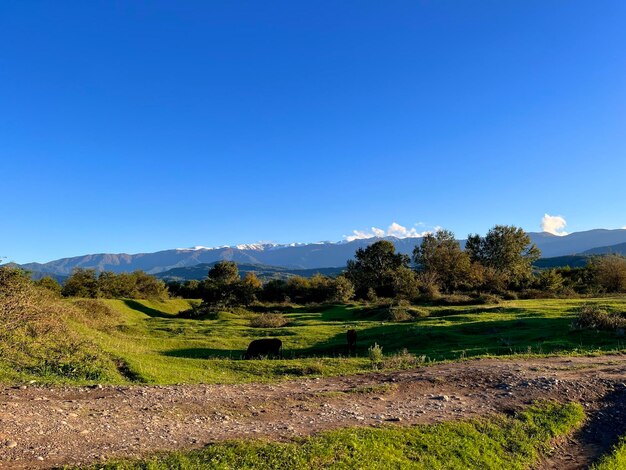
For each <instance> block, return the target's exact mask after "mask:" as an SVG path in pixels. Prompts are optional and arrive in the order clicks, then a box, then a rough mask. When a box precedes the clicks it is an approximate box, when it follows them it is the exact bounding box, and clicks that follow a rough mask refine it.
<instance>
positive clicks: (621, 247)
mask: <svg viewBox="0 0 626 470" xmlns="http://www.w3.org/2000/svg"><path fill="white" fill-rule="evenodd" d="M584 254H585V255H608V254H614V255H622V256H626V243H618V244H617V245H611V246H600V247H598V248H592V249H591V250H587V251H585V252H584Z"/></svg>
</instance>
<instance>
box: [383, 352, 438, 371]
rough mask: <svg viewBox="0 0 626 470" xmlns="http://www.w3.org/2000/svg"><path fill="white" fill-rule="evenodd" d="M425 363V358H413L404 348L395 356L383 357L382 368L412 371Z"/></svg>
mask: <svg viewBox="0 0 626 470" xmlns="http://www.w3.org/2000/svg"><path fill="white" fill-rule="evenodd" d="M426 361H427V358H426V356H415V355H413V354H411V353H410V352H409V351H408V350H407V349H406V348H404V349H403V350H402V351H401V352H399V353H397V354H392V355H391V356H387V357H385V358H384V360H383V364H382V367H383V368H385V369H412V368H414V367H417V366H419V365H422V364H424V363H425V362H426Z"/></svg>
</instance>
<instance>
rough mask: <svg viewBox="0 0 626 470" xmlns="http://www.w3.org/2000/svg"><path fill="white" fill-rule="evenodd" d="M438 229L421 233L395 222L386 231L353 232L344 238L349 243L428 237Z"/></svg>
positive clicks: (373, 229)
mask: <svg viewBox="0 0 626 470" xmlns="http://www.w3.org/2000/svg"><path fill="white" fill-rule="evenodd" d="M439 228H440V227H435V228H434V229H433V230H425V231H423V232H418V231H417V229H415V228H407V227H404V226H403V225H400V224H399V223H397V222H393V223H392V224H391V225H390V226H389V227H388V228H387V230H383V229H382V228H378V227H372V228H371V229H370V230H369V231H367V230H353V231H352V235H348V236H345V235H344V238H345V239H346V240H347V241H349V242H351V241H354V240H362V239H366V238H382V237H396V238H418V237H423V236H425V235H428V234H429V233H433V232H434V231H436V230H438V229H439Z"/></svg>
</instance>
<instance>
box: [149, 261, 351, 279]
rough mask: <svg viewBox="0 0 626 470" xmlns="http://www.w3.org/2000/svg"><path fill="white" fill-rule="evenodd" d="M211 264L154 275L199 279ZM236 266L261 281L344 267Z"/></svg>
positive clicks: (327, 272) (328, 273)
mask: <svg viewBox="0 0 626 470" xmlns="http://www.w3.org/2000/svg"><path fill="white" fill-rule="evenodd" d="M213 266H215V263H201V264H197V265H195V266H189V267H184V268H174V269H168V270H167V271H163V272H161V273H157V274H155V276H156V277H158V278H159V279H163V280H164V281H188V280H191V279H198V280H200V279H205V278H206V277H207V273H208V272H209V270H210V269H211V268H212V267H213ZM237 268H238V269H239V274H240V275H241V276H242V277H243V276H245V275H246V273H254V274H255V275H256V276H257V277H258V278H259V279H260V280H261V281H269V280H270V279H283V280H286V279H289V278H290V277H293V276H302V277H312V276H314V275H316V274H323V275H324V276H331V277H335V276H338V275H339V274H341V272H342V271H343V270H344V268H315V269H289V268H281V267H280V266H265V265H261V264H237Z"/></svg>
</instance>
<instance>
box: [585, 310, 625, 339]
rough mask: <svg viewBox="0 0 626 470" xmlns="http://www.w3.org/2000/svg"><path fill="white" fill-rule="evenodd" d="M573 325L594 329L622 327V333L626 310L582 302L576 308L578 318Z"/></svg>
mask: <svg viewBox="0 0 626 470" xmlns="http://www.w3.org/2000/svg"><path fill="white" fill-rule="evenodd" d="M573 326H574V327H575V328H589V329H594V330H617V329H622V335H623V334H624V332H623V330H624V328H626V312H622V311H614V310H612V309H610V308H608V307H605V306H601V305H598V304H594V303H588V304H584V305H582V306H581V307H580V309H579V310H578V318H577V319H576V320H575V321H574V324H573Z"/></svg>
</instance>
